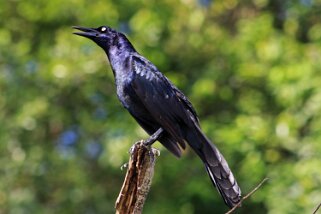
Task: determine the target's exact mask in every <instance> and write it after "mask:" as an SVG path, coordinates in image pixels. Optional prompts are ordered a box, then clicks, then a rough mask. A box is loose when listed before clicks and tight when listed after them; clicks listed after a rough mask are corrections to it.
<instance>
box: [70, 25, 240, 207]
mask: <svg viewBox="0 0 321 214" xmlns="http://www.w3.org/2000/svg"><path fill="white" fill-rule="evenodd" d="M73 28H74V29H77V30H80V31H81V32H75V33H74V34H76V35H79V36H84V37H87V38H89V39H91V40H92V41H94V42H95V43H96V44H97V45H99V46H100V47H101V48H102V49H103V50H104V51H105V52H106V54H107V57H108V59H109V61H110V64H111V68H112V71H113V74H114V76H115V81H116V88H117V96H118V98H119V100H120V102H121V103H122V105H123V106H124V107H125V108H126V109H127V110H128V111H129V113H130V114H131V115H132V116H133V117H134V118H135V119H136V121H137V122H138V123H139V125H140V126H141V127H142V128H143V129H144V130H145V131H146V132H147V133H148V134H149V135H153V136H156V139H155V140H158V141H159V142H161V143H162V144H163V145H164V146H165V147H166V148H167V149H168V150H169V151H171V152H172V153H173V154H174V155H175V156H177V157H180V156H181V148H182V149H185V142H187V143H188V144H189V146H190V147H191V148H192V149H193V150H194V151H195V152H196V154H197V155H198V156H199V157H200V158H201V160H202V161H203V163H204V164H205V168H206V171H207V173H208V175H209V176H210V179H211V180H212V182H213V184H214V185H215V186H216V188H217V189H218V191H219V192H220V194H221V196H222V197H223V199H224V201H225V203H226V204H227V205H228V206H229V207H233V206H235V205H236V204H237V203H238V202H239V201H240V198H241V190H240V187H239V186H238V184H237V182H236V180H235V178H234V176H233V174H232V172H231V170H230V168H229V166H228V164H227V162H226V160H225V159H224V157H223V155H222V154H221V153H220V152H219V150H218V149H217V148H216V146H215V145H214V144H212V143H211V141H210V140H209V139H208V138H207V137H206V136H205V135H204V134H203V132H202V130H201V128H200V124H199V120H198V117H197V114H196V112H195V110H194V108H193V106H192V104H191V103H190V101H189V100H188V99H187V97H186V96H185V95H184V94H183V93H182V92H181V91H180V90H179V89H178V88H176V87H175V86H174V85H173V84H172V83H171V82H170V81H169V80H168V79H167V78H166V77H165V76H164V75H163V74H162V73H161V72H160V71H159V70H158V69H157V68H156V66H155V65H153V64H152V63H151V62H150V61H148V60H147V59H146V58H145V57H143V56H141V55H140V54H139V53H137V51H136V50H135V48H134V47H133V45H132V44H131V43H130V42H129V40H128V39H127V38H126V36H125V35H124V34H122V33H120V32H117V31H116V30H114V29H112V28H110V27H107V26H102V27H98V28H85V27H77V26H76V27H73ZM155 140H154V141H155Z"/></svg>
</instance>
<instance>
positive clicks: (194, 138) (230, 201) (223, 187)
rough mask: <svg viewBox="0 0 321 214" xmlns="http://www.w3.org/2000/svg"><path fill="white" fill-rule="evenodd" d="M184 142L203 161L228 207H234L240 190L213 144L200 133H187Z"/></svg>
mask: <svg viewBox="0 0 321 214" xmlns="http://www.w3.org/2000/svg"><path fill="white" fill-rule="evenodd" d="M186 140H187V141H188V143H189V144H190V146H191V147H192V148H193V150H194V151H195V152H196V153H197V154H198V155H199V157H200V158H201V159H202V160H203V162H204V165H205V168H206V171H207V173H208V175H209V177H210V179H211V180H212V183H213V184H214V186H215V187H216V188H217V190H218V191H219V193H220V194H221V196H222V198H223V199H224V202H225V203H226V205H228V206H229V207H234V206H235V205H236V204H237V203H239V201H240V200H241V189H240V187H239V186H238V184H237V182H236V180H235V178H234V176H233V174H232V172H231V170H230V168H229V166H228V164H227V162H226V160H225V158H224V157H223V155H222V154H221V153H220V152H219V150H218V149H217V148H216V146H215V145H214V144H212V143H211V142H210V141H209V140H208V139H207V137H206V136H205V135H204V134H203V133H202V132H201V130H200V129H199V127H197V128H196V131H190V132H188V134H187V136H186Z"/></svg>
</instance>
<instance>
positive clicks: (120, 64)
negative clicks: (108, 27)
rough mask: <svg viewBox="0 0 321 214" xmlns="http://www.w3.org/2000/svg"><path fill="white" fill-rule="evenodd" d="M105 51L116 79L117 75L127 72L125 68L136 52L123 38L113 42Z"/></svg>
mask: <svg viewBox="0 0 321 214" xmlns="http://www.w3.org/2000/svg"><path fill="white" fill-rule="evenodd" d="M105 51H106V54H107V56H108V59H109V62H110V64H111V67H112V70H113V73H114V76H115V77H116V79H117V76H118V75H123V73H124V72H128V71H129V70H128V68H127V69H126V67H127V66H128V63H129V61H130V60H129V59H130V56H131V55H132V54H135V53H136V50H135V49H134V47H133V45H132V44H131V43H130V42H129V41H128V40H127V38H126V37H125V36H124V37H119V38H118V40H116V41H114V43H113V44H112V45H111V46H110V47H109V48H108V49H107V50H105Z"/></svg>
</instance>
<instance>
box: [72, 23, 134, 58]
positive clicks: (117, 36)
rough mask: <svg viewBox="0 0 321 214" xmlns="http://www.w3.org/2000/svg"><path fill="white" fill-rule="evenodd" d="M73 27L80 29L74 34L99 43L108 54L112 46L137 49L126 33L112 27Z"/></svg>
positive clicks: (127, 49) (130, 49) (129, 49)
mask: <svg viewBox="0 0 321 214" xmlns="http://www.w3.org/2000/svg"><path fill="white" fill-rule="evenodd" d="M73 28H74V29H76V30H79V31H80V32H74V34H76V35H79V36H83V37H87V38H89V39H91V40H92V41H94V42H95V43H96V44H97V45H99V46H100V47H101V48H103V49H104V50H105V51H106V53H107V54H108V52H109V50H110V49H111V48H114V49H115V48H116V49H122V50H124V49H126V51H135V49H134V47H133V46H132V44H131V43H130V42H129V41H128V39H127V38H126V36H125V35H124V34H122V33H120V32H117V31H116V30H114V29H112V28H110V27H107V26H101V27H98V28H87V27H79V26H74V27H73Z"/></svg>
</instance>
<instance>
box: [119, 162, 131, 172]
mask: <svg viewBox="0 0 321 214" xmlns="http://www.w3.org/2000/svg"><path fill="white" fill-rule="evenodd" d="M128 165H129V164H128V163H124V164H123V165H121V167H120V170H121V171H123V170H124V169H126V168H127V167H128Z"/></svg>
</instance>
